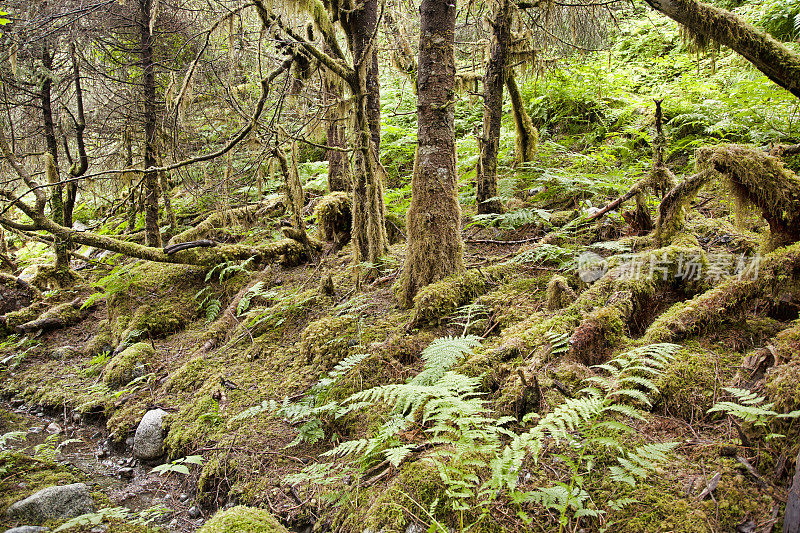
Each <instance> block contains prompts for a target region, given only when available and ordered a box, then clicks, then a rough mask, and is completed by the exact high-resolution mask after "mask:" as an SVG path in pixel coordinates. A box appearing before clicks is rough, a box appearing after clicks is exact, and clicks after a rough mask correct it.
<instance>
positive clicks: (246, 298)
mask: <svg viewBox="0 0 800 533" xmlns="http://www.w3.org/2000/svg"><path fill="white" fill-rule="evenodd" d="M277 295H278V292H277V291H275V290H267V288H266V284H265V283H264V282H263V281H259V282H256V283H255V284H254V285H253V286H252V287H250V288H249V289H247V291H245V293H244V294H243V295H242V297H241V298H240V299H239V305H237V306H236V315H237V316H241V315H242V314H244V313H245V312H247V310H248V309H249V308H250V302H251V301H252V300H253V298H257V297H262V298H274V297H275V296H277Z"/></svg>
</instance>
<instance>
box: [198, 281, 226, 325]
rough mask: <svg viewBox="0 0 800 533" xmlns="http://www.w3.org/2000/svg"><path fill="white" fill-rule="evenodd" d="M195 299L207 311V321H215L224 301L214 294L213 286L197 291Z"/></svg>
mask: <svg viewBox="0 0 800 533" xmlns="http://www.w3.org/2000/svg"><path fill="white" fill-rule="evenodd" d="M194 299H195V300H197V302H198V305H199V306H200V309H201V310H204V311H205V313H206V322H213V321H214V320H216V319H217V317H218V316H219V313H220V311H222V302H221V301H220V299H219V298H217V297H216V296H215V295H214V293H213V291H212V290H211V287H208V286H207V287H203V288H202V289H200V290H199V291H197V293H196V294H195V295H194Z"/></svg>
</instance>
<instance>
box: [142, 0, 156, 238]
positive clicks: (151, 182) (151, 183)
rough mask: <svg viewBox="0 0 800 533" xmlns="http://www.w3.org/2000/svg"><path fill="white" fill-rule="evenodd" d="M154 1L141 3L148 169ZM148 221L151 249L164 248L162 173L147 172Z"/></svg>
mask: <svg viewBox="0 0 800 533" xmlns="http://www.w3.org/2000/svg"><path fill="white" fill-rule="evenodd" d="M151 7H152V0H139V9H140V15H141V18H140V20H139V36H140V37H139V46H140V49H139V52H140V54H141V58H142V65H141V66H142V70H143V77H142V96H143V98H144V100H143V108H144V117H143V119H144V168H145V169H148V168H151V167H155V166H156V74H155V64H154V62H153V36H152V35H151V33H150V24H151V13H150V8H151ZM144 188H145V200H144V220H145V234H146V239H147V240H146V242H147V245H148V246H153V247H158V248H160V247H161V230H160V229H159V226H158V196H159V194H158V192H159V191H158V173H157V172H147V173H146V177H145V180H144Z"/></svg>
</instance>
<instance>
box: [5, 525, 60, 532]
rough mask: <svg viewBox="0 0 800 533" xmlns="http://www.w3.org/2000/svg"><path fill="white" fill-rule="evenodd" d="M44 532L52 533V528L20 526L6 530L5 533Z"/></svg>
mask: <svg viewBox="0 0 800 533" xmlns="http://www.w3.org/2000/svg"><path fill="white" fill-rule="evenodd" d="M42 531H50V528H49V527H42V526H19V527H12V528H11V529H6V530H5V532H4V533H41V532H42Z"/></svg>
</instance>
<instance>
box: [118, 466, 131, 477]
mask: <svg viewBox="0 0 800 533" xmlns="http://www.w3.org/2000/svg"><path fill="white" fill-rule="evenodd" d="M117 473H118V474H119V477H121V478H122V479H131V478H132V477H133V468H131V467H129V466H126V467H125V468H120V469H119V471H118V472H117Z"/></svg>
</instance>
